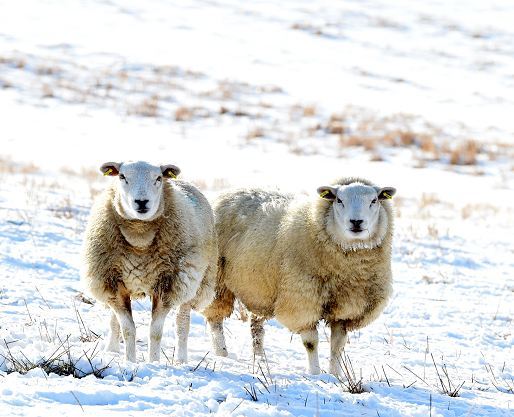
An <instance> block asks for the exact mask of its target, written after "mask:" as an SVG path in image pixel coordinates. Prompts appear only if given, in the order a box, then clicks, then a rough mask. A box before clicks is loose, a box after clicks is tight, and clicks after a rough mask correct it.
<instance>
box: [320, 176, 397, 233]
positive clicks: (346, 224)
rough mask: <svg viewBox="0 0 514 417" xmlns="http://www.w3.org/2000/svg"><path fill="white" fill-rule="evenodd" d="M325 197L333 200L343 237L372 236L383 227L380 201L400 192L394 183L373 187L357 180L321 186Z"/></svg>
mask: <svg viewBox="0 0 514 417" xmlns="http://www.w3.org/2000/svg"><path fill="white" fill-rule="evenodd" d="M318 193H319V194H320V196H321V197H322V198H325V199H327V200H330V201H332V213H333V227H335V228H336V230H335V231H334V232H335V234H336V235H338V236H339V237H340V238H341V239H342V240H343V239H344V240H346V241H348V240H349V241H358V240H367V239H371V238H372V237H373V236H375V235H376V233H377V229H378V228H379V218H380V209H381V204H380V201H382V200H386V199H390V198H392V196H393V195H394V194H395V193H396V190H395V189H394V188H392V187H385V188H379V187H371V186H368V185H364V184H360V183H354V184H350V185H343V186H339V187H329V186H324V187H320V188H318Z"/></svg>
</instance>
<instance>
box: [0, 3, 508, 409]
mask: <svg viewBox="0 0 514 417" xmlns="http://www.w3.org/2000/svg"><path fill="white" fill-rule="evenodd" d="M0 7H1V10H2V13H1V14H0V51H2V52H1V53H0V88H2V89H1V90H0V114H2V115H3V117H2V121H1V125H0V129H1V130H0V132H1V135H0V145H1V147H0V248H1V250H0V275H1V276H2V280H1V283H0V355H2V356H0V416H4V415H5V416H17V415H19V416H31V417H32V416H44V415H55V414H62V415H102V416H111V415H112V416H117V415H122V414H123V415H128V416H133V415H134V416H137V415H141V414H142V413H145V415H183V416H202V415H208V414H217V415H221V416H224V415H233V416H249V417H254V416H314V415H320V416H333V415H338V416H382V417H385V416H387V417H391V416H420V417H421V416H422V417H426V416H445V417H446V416H449V417H454V416H463V417H464V416H488V417H489V416H490V417H497V416H511V415H513V408H514V392H513V390H514V380H513V379H514V363H513V361H512V358H513V357H514V352H513V345H514V327H513V317H514V307H513V305H512V297H513V296H514V274H513V273H514V261H513V259H514V257H513V254H514V246H513V245H512V235H513V232H514V209H513V208H512V204H511V201H512V187H513V185H514V171H513V170H512V169H513V167H514V159H513V151H512V146H513V145H512V144H513V143H514V125H513V123H514V122H513V120H514V119H513V118H512V117H509V115H510V114H511V113H512V111H513V110H514V108H513V106H514V104H513V101H512V100H513V99H512V97H514V94H513V93H514V91H513V88H514V84H513V83H512V75H513V71H514V61H513V59H514V58H513V57H514V54H512V52H513V51H512V45H513V41H514V32H513V29H512V24H511V22H512V17H513V15H514V14H513V13H514V10H513V8H512V5H511V4H509V3H508V2H502V1H490V2H487V3H484V2H479V1H466V2H464V1H452V2H443V1H430V2H425V3H423V4H421V3H419V2H415V3H414V2H408V1H403V0H401V1H395V2H385V1H383V0H368V1H347V2H335V1H328V0H324V1H319V2H307V1H294V2H293V1H289V0H288V1H283V2H280V3H276V2H270V1H257V2H251V3H248V2H239V1H235V0H232V1H230V0H227V1H223V2H221V1H210V2H201V1H174V2H166V1H164V0H152V1H148V2H144V3H143V2H135V1H123V2H121V1H117V0H113V1H109V2H106V1H99V0H96V1H89V2H81V1H69V2H58V1H50V0H49V1H28V0H27V1H25V2H9V1H2V2H0ZM153 96H157V97H158V98H157V106H156V107H155V108H153V107H152V105H151V98H152V97H153ZM148 100H150V101H148ZM149 103H150V104H149ZM143 105H144V106H143ZM308 106H312V107H313V108H314V111H313V112H312V113H313V114H312V115H309V114H308V113H309V112H308V111H306V110H305V109H306V108H307V107H308ZM222 107H223V108H225V110H223V111H221V108H222ZM145 111H146V112H149V115H147V116H146V117H145V116H144V115H143V113H144V112H145ZM180 111H183V112H185V113H183V114H185V116H184V117H185V120H183V121H180V120H176V119H177V114H178V113H177V112H179V113H180ZM238 112H239V113H238ZM333 113H341V114H343V115H344V116H345V119H344V123H345V125H348V126H349V129H350V130H351V129H354V130H352V131H353V132H357V131H358V128H357V126H359V124H362V123H363V122H364V121H366V120H367V119H370V120H380V123H378V124H377V126H378V127H377V129H378V130H380V129H383V128H386V127H387V128H389V126H390V125H392V128H393V129H395V128H400V129H410V128H412V129H415V131H420V132H422V133H423V132H428V133H430V135H434V138H435V139H434V141H435V143H437V144H439V143H441V144H443V145H445V144H446V145H445V146H448V147H449V148H451V147H452V146H456V144H457V143H458V142H459V141H460V140H465V139H469V138H473V139H475V140H476V141H478V142H479V143H480V144H483V145H484V146H485V145H486V144H487V146H489V147H488V148H484V149H485V150H484V151H483V152H479V154H478V157H477V158H478V159H477V163H476V164H475V165H472V166H469V167H466V166H453V165H451V164H449V163H448V161H447V160H446V158H447V157H446V156H444V155H443V156H442V157H441V158H433V159H430V158H425V159H423V158H424V154H423V152H422V151H421V150H419V149H417V148H416V147H413V146H411V147H409V146H404V147H390V146H388V145H387V143H386V142H385V141H384V142H383V143H382V142H379V143H378V144H377V145H376V148H374V149H371V150H366V149H365V148H364V147H362V146H361V147H349V148H344V147H342V146H341V144H340V142H339V139H340V138H338V136H337V135H330V134H328V133H327V132H326V130H325V129H314V130H311V129H312V127H313V126H314V125H316V124H318V123H319V124H322V125H324V124H325V123H327V120H328V119H329V118H330V116H331V115H332V114H333ZM298 114H300V116H299V115H298ZM302 114H303V116H302ZM398 115H402V116H401V117H399V116H398ZM384 120H386V121H384ZM259 130H260V131H261V132H258V131H259ZM438 132H439V133H438ZM494 149H497V151H495V152H493V151H494ZM488 152H493V153H494V155H493V156H491V155H489V154H488ZM377 153H378V154H379V155H380V156H381V158H380V159H381V160H375V161H374V160H372V159H373V158H372V157H373V156H375V155H376V154H377ZM128 159H146V160H149V161H152V162H165V163H175V164H177V165H178V166H179V167H180V168H181V170H182V172H183V177H184V178H185V179H189V180H191V181H193V182H194V183H196V184H197V185H198V186H199V187H200V188H201V189H202V191H204V192H205V193H206V195H207V196H208V197H209V198H211V199H214V198H215V197H216V196H217V195H218V194H219V193H220V192H222V191H225V190H227V189H231V188H235V187H246V186H260V187H266V188H277V189H280V190H284V191H287V192H296V193H299V194H306V193H312V192H314V190H315V189H316V188H317V187H318V186H320V185H324V184H329V183H330V181H331V180H332V179H334V178H337V177H340V176H342V175H356V176H364V177H367V178H370V179H372V180H374V181H376V182H377V183H380V185H384V186H385V185H390V186H394V187H396V188H397V189H398V195H397V197H395V199H394V201H395V207H396V212H397V222H396V232H395V245H394V252H393V271H394V278H395V282H394V296H393V298H392V300H391V302H390V303H389V305H388V307H387V308H386V310H385V312H384V313H383V314H382V316H381V317H380V318H379V319H378V320H377V321H376V322H374V323H373V324H371V325H370V326H368V327H367V328H365V329H362V330H361V331H358V332H355V333H354V334H352V335H351V337H350V344H349V345H348V347H347V350H346V353H347V354H348V356H349V357H350V359H351V362H352V364H353V367H354V369H355V371H356V374H357V376H359V375H362V378H363V382H364V386H365V390H366V391H365V392H363V393H361V394H351V393H349V392H348V391H347V390H346V389H345V387H344V384H342V383H341V382H339V381H337V380H336V379H335V378H334V377H332V376H330V375H327V374H322V375H320V376H315V377H314V376H310V375H307V374H306V372H305V361H306V358H305V353H304V350H303V347H302V346H301V343H300V340H299V336H298V335H291V334H290V333H289V332H288V331H287V330H286V329H284V328H283V327H282V326H281V325H280V324H279V323H278V322H276V321H275V320H271V321H269V322H268V323H267V325H266V338H265V349H266V358H267V360H266V361H264V362H255V361H254V360H253V358H252V355H251V349H250V347H251V340H250V332H249V324H248V322H244V321H242V320H241V319H240V315H239V313H236V314H234V316H233V317H232V318H230V319H229V320H227V321H226V324H225V327H226V336H227V343H228V348H229V351H230V353H231V354H230V356H229V358H218V357H216V356H214V355H213V354H212V353H210V350H211V346H210V340H209V334H208V331H207V328H206V325H205V322H204V319H203V317H202V316H201V315H200V314H197V313H195V314H193V317H192V326H191V335H190V342H189V348H190V359H189V362H188V363H187V364H184V365H177V364H176V363H174V357H173V353H174V346H175V336H174V319H173V315H170V317H169V318H168V319H167V321H166V325H165V331H164V337H163V347H164V352H165V353H166V357H163V358H162V360H161V363H160V364H156V363H147V362H146V357H147V334H146V333H147V329H148V324H149V319H150V304H149V302H148V300H146V301H139V302H136V303H134V306H133V308H134V315H135V321H136V326H137V352H138V359H139V362H138V363H137V364H127V363H125V362H124V360H123V358H122V357H121V356H118V355H116V354H111V353H106V352H104V351H103V348H104V346H105V343H106V341H105V335H106V333H107V330H108V314H107V312H106V310H105V309H104V308H103V307H102V306H101V305H98V304H96V303H95V304H94V305H91V304H88V303H87V302H84V301H87V299H84V298H83V297H82V296H81V292H82V290H83V289H82V287H81V283H80V280H79V270H80V266H81V265H80V256H79V253H80V247H81V241H82V237H83V231H84V226H85V223H86V220H87V216H88V213H89V209H90V207H91V204H92V199H93V197H94V196H95V195H96V194H97V193H98V191H99V190H101V189H102V188H103V187H105V186H106V184H107V183H108V181H109V179H107V178H103V177H101V175H100V174H99V173H97V167H98V166H99V165H100V164H101V163H103V162H105V161H108V160H128ZM370 159H371V160H370ZM421 159H423V164H419V161H420V160H421ZM328 333H329V331H328V330H326V329H324V327H323V326H320V339H321V344H320V354H321V366H322V368H323V369H324V370H326V368H327V367H328V350H329V343H328V340H327V335H328ZM68 348H69V351H70V355H71V357H72V358H73V360H74V361H75V360H77V361H78V362H77V366H78V367H79V368H80V369H82V370H83V371H84V372H86V373H87V372H89V371H90V370H91V367H92V366H93V367H94V368H96V369H100V368H103V367H105V366H108V368H107V369H106V370H105V371H104V372H103V378H96V377H95V376H93V375H89V376H86V377H84V378H82V379H78V378H73V377H72V376H58V375H56V374H54V373H50V374H46V373H45V372H43V371H42V370H41V369H39V368H36V369H33V370H30V371H29V372H27V373H26V374H20V373H17V372H13V373H7V368H8V365H9V360H4V359H2V357H9V356H10V355H11V354H12V355H14V356H15V357H16V358H19V359H20V358H23V355H24V356H25V357H26V358H27V360H30V361H32V362H36V361H38V360H39V359H41V358H48V357H50V356H51V355H53V354H55V352H56V351H57V352H61V351H63V349H64V350H67V349H68ZM432 355H433V359H432ZM88 358H89V359H90V360H91V363H90V362H89V360H88ZM434 362H435V364H436V366H437V371H439V372H440V373H442V370H443V369H444V368H443V367H444V366H446V367H447V370H448V373H449V378H450V380H451V383H452V384H453V386H454V387H455V386H458V385H459V384H460V383H461V382H463V383H464V384H463V386H462V388H461V390H460V393H459V396H458V397H450V396H448V395H445V394H444V393H441V382H440V381H439V379H438V375H437V371H436V367H435V366H434ZM441 375H442V376H444V375H443V374H441ZM443 382H444V383H447V380H446V379H444V381H443ZM254 390H255V391H254ZM251 393H255V395H256V397H257V401H253V400H252V398H251V397H252V395H251Z"/></svg>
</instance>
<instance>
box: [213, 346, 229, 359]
mask: <svg viewBox="0 0 514 417" xmlns="http://www.w3.org/2000/svg"><path fill="white" fill-rule="evenodd" d="M214 353H215V354H216V356H222V357H224V358H226V357H227V356H228V350H227V348H221V349H215V351H214Z"/></svg>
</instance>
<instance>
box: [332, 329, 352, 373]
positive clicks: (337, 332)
mask: <svg viewBox="0 0 514 417" xmlns="http://www.w3.org/2000/svg"><path fill="white" fill-rule="evenodd" d="M347 340H348V334H347V332H346V327H345V326H344V323H343V322H342V321H334V322H332V323H330V373H331V374H332V375H335V376H340V375H341V374H342V368H341V361H342V358H341V352H342V351H343V348H344V345H345V344H346V341H347Z"/></svg>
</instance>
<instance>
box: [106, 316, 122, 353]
mask: <svg viewBox="0 0 514 417" xmlns="http://www.w3.org/2000/svg"><path fill="white" fill-rule="evenodd" d="M110 326H111V332H110V335H109V344H108V345H107V348H106V350H108V351H109V352H116V353H118V352H119V351H120V323H119V322H118V319H117V318H116V314H114V311H111V322H110Z"/></svg>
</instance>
